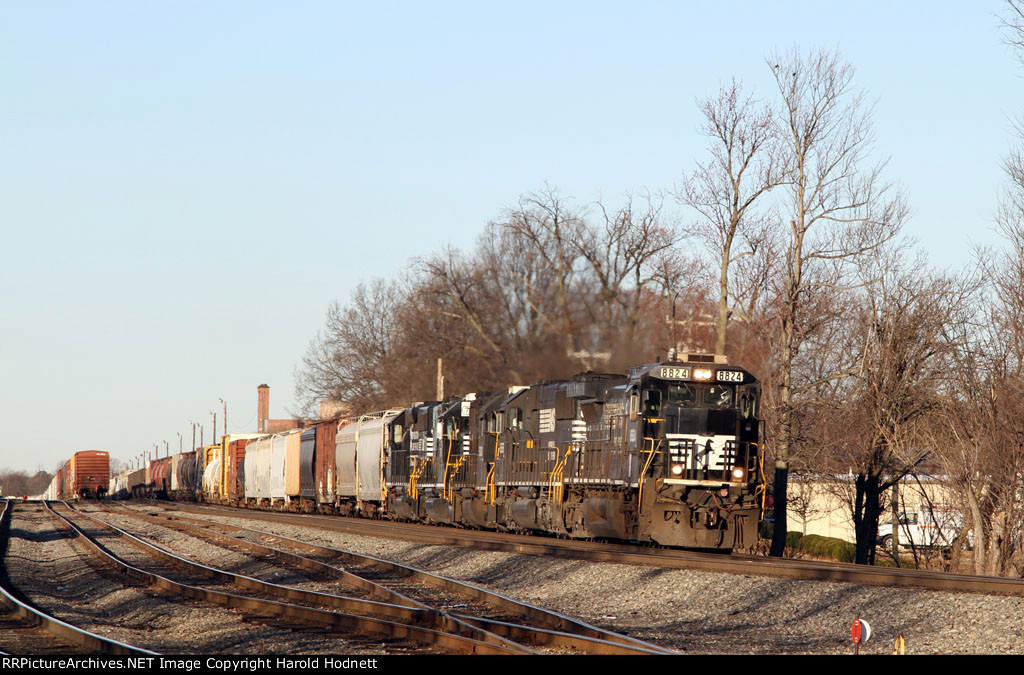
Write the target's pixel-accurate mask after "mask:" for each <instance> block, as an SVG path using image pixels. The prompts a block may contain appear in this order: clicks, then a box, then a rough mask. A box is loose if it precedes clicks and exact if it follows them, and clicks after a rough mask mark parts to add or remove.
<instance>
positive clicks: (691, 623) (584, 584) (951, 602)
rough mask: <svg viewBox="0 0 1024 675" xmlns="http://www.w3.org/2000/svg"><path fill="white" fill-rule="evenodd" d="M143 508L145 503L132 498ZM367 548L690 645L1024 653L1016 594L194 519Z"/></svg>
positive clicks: (782, 650)
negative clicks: (865, 634) (867, 632)
mask: <svg viewBox="0 0 1024 675" xmlns="http://www.w3.org/2000/svg"><path fill="white" fill-rule="evenodd" d="M140 508H143V507H140ZM183 515H187V516H188V517H192V518H199V517H205V518H209V519H211V520H218V521H222V522H229V523H231V524H235V525H241V526H243V527H249V528H252V529H256V530H264V531H267V532H272V533H274V534H279V535H281V536H286V537H291V538H295V539H300V540H303V541H308V542H310V543H315V544H320V545H324V546H331V547H333V548H338V549H343V550H348V551H352V552H354V553H360V554H363V555H372V556H377V557H380V558H385V559H388V560H392V561H394V562H398V563H402V564H406V565H410V566H412V567H417V568H420V569H424V570H427V571H431V572H434V573H437V574H441V575H443V576H447V577H451V578H453V579H458V580H460V581H468V582H472V583H475V584H478V585H480V586H484V587H486V588H488V589H490V590H493V591H496V592H499V593H502V594H505V595H508V596H509V597H512V598H515V599H517V600H520V601H523V602H528V603H532V604H536V605H540V606H543V607H546V608H548V609H552V610H554V611H557V612H561V613H564V614H567V615H569V616H573V617H575V618H578V619H580V620H582V621H586V622H588V623H592V624H595V625H598V626H601V627H604V628H609V629H612V630H617V631H619V632H622V633H626V634H629V635H632V636H634V637H637V638H640V639H643V640H648V641H651V642H654V643H657V644H660V645H663V646H666V647H670V648H672V649H676V650H678V651H680V652H683V653H687V654H845V653H852V652H853V644H852V642H851V639H850V626H851V623H852V622H853V620H854V619H856V618H858V617H860V618H862V619H864V620H866V621H868V622H869V623H870V625H871V628H872V639H871V641H870V642H868V643H866V644H864V645H861V649H860V651H861V653H865V654H867V653H876V654H888V653H892V649H893V643H894V641H895V640H896V638H897V636H898V635H900V634H902V635H903V637H904V639H905V641H906V650H907V653H908V654H1021V653H1024V598H1019V597H1006V596H995V595H981V594H973V593H950V592H940V591H928V590H921V589H909V588H903V589H900V588H888V587H881V586H862V585H854V584H842V583H834V582H820V581H798V580H792V579H778V578H772V577H760V576H753V575H735V574H724V573H713V572H703V571H696V570H678V569H660V568H654V567H648V566H639V565H619V564H611V563H592V562H583V561H572V560H565V559H560V558H559V559H556V558H550V557H545V556H533V555H522V554H511V553H501V552H488V551H479V550H474V549H467V548H459V547H454V546H428V545H423V544H417V543H410V542H408V541H399V540H390V539H382V538H376V537H366V536H360V535H352V534H346V533H339V532H335V531H329V530H323V529H317V528H315V527H297V526H290V525H279V524H273V523H268V522H266V521H256V520H251V519H246V518H244V517H242V516H240V517H224V516H220V515H217V516H209V515H208V516H198V515H196V514H194V513H188V514H183Z"/></svg>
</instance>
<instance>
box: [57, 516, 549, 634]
mask: <svg viewBox="0 0 1024 675" xmlns="http://www.w3.org/2000/svg"><path fill="white" fill-rule="evenodd" d="M65 506H68V508H70V506H69V505H67V504H66V503H65ZM46 508H47V509H48V510H49V512H50V513H51V514H53V516H54V517H55V518H58V519H60V520H61V521H63V522H64V523H66V525H67V527H69V528H70V529H71V530H73V531H74V532H75V533H77V535H78V536H79V537H81V538H82V540H83V542H85V543H86V544H87V545H88V547H89V549H90V550H91V551H92V552H93V553H94V554H96V555H97V557H99V558H100V559H101V560H102V561H103V562H105V563H107V564H110V565H112V566H114V567H115V568H117V569H119V570H120V571H122V572H123V573H125V574H127V575H129V576H131V577H133V578H136V579H139V580H141V581H144V582H146V583H148V584H150V585H152V586H155V587H157V588H160V589H162V590H165V591H169V592H172V593H176V594H178V595H181V596H184V597H187V598H192V599H195V600H200V601H204V602H209V603H211V604H217V605H222V606H225V607H231V608H234V609H247V610H251V611H255V612H261V613H265V614H271V615H274V616H278V617H286V618H290V619H298V620H301V621H306V622H310V623H316V624H319V625H327V626H332V627H337V628H344V629H348V630H353V631H356V632H360V633H363V634H371V635H385V636H387V637H394V638H400V639H406V640H411V641H413V642H418V643H420V644H427V645H433V646H437V647H439V648H442V649H448V650H452V651H457V652H463V653H466V652H468V653H474V654H522V653H532V652H531V650H527V649H525V648H523V647H521V646H520V645H514V646H508V645H507V644H495V643H485V642H482V641H479V640H475V639H472V638H467V637H464V636H462V635H456V634H452V633H445V632H441V631H436V630H431V629H429V628H423V627H420V626H413V625H410V624H404V623H397V622H393V621H386V620H383V619H376V618H373V617H367V616H357V615H352V614H346V613H342V612H333V611H327V610H322V609H315V608H312V607H305V606H302V605H296V604H293V603H287V602H278V601H275V600H266V599H262V598H253V597H249V596H242V595H236V594H233V593H225V592H223V591H216V590H212V589H205V588H199V587H196V586H191V585H188V584H182V583H179V582H176V581H173V580H171V579H168V578H167V577H164V576H162V575H159V574H155V573H153V572H148V571H146V570H142V569H139V568H137V567H135V566H133V565H130V564H129V563H127V562H126V561H124V560H122V559H121V558H119V557H118V556H117V555H115V554H114V553H113V552H111V551H108V550H107V549H106V548H105V547H104V546H103V545H101V544H100V543H99V542H97V541H96V540H95V538H94V537H92V536H91V535H89V534H88V533H86V532H85V530H83V529H82V528H81V527H79V526H78V525H77V524H76V523H74V522H73V521H72V520H71V519H69V518H67V517H65V516H64V515H62V514H59V513H57V512H56V511H55V510H53V509H52V508H51V505H50V504H49V503H47V504H46ZM71 510H72V511H74V512H75V513H76V514H78V515H80V516H83V517H85V518H88V519H90V520H93V521H94V522H96V523H98V524H100V525H101V526H102V527H105V528H106V529H109V530H110V531H112V532H114V533H115V534H118V535H119V536H122V537H126V540H127V541H132V542H138V543H139V544H141V545H142V546H143V547H151V548H153V549H155V550H158V551H161V554H160V555H161V557H162V554H166V555H168V556H170V557H172V558H176V559H177V560H178V561H180V563H181V564H182V565H184V566H186V567H194V568H204V567H205V566H203V565H198V564H197V563H193V562H191V561H187V560H184V559H182V558H178V557H177V556H174V555H173V554H170V553H167V552H166V551H162V549H159V547H153V546H152V545H151V544H147V543H146V542H144V541H142V540H141V539H139V538H138V537H135V536H134V535H131V534H129V533H127V532H124V531H123V530H120V529H119V528H117V527H115V526H113V525H111V524H109V523H104V522H103V521H102V520H101V519H99V518H95V517H94V516H90V515H89V514H86V513H83V512H81V511H76V510H74V509H71ZM206 569H208V570H212V571H214V572H220V573H221V574H225V575H228V576H232V575H231V574H230V573H228V572H223V571H222V570H214V569H213V568H206ZM254 581H258V580H254ZM259 583H265V582H259ZM495 637H497V636H495ZM498 641H499V642H505V643H507V641H506V640H504V639H503V638H498Z"/></svg>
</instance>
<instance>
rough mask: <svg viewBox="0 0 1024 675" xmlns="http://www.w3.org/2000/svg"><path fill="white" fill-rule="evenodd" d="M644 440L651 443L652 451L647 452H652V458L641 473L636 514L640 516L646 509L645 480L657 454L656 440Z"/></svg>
mask: <svg viewBox="0 0 1024 675" xmlns="http://www.w3.org/2000/svg"><path fill="white" fill-rule="evenodd" d="M644 440H645V441H650V442H651V449H650V450H648V451H647V452H650V456H648V457H647V463H646V464H644V470H643V471H642V472H641V473H640V489H639V491H638V494H637V503H636V513H637V515H640V514H641V513H643V507H644V478H646V477H647V470H648V469H649V468H651V462H653V461H654V455H655V454H656V453H655V449H654V439H653V438H650V437H646V436H645V437H644Z"/></svg>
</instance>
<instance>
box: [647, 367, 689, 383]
mask: <svg viewBox="0 0 1024 675" xmlns="http://www.w3.org/2000/svg"><path fill="white" fill-rule="evenodd" d="M657 373H658V374H657V375H655V377H659V378H661V379H663V380H688V379H690V369H689V368H673V367H671V366H662V367H661V368H658V370H657Z"/></svg>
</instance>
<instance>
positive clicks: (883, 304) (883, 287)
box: [837, 252, 974, 564]
mask: <svg viewBox="0 0 1024 675" xmlns="http://www.w3.org/2000/svg"><path fill="white" fill-rule="evenodd" d="M898 256H899V253H898V252H891V253H890V254H889V255H878V256H875V257H872V258H871V259H869V260H868V263H869V264H868V265H865V267H864V269H863V272H862V273H863V274H864V277H865V285H864V287H863V293H862V294H861V297H862V305H861V311H860V312H859V313H858V315H857V318H856V320H855V321H853V322H851V323H852V324H853V325H854V326H856V333H855V337H854V344H852V345H851V347H850V351H853V352H854V353H856V354H857V355H858V360H859V364H858V366H857V370H856V372H855V373H854V374H853V375H852V376H851V377H850V378H848V379H847V380H845V384H846V385H847V386H845V387H844V399H845V400H844V405H843V406H842V409H841V411H840V412H839V414H838V416H837V421H838V423H839V426H838V427H837V428H843V429H846V430H848V433H846V434H843V436H844V437H845V438H844V439H843V442H841V443H840V444H839V446H840V447H839V448H838V450H839V453H838V456H837V458H838V459H839V460H840V461H845V463H846V464H847V465H848V466H850V467H852V469H853V471H854V474H855V480H854V484H855V487H856V491H855V495H854V501H853V504H852V506H853V509H852V512H853V522H854V527H855V530H856V536H857V553H856V562H857V563H859V564H874V560H875V534H876V532H877V531H878V521H879V516H880V514H881V513H882V507H883V498H884V495H885V494H886V492H887V491H888V490H889V488H891V487H892V486H894V485H896V484H897V483H898V482H899V481H900V480H901V479H902V478H903V477H904V476H906V475H907V474H909V473H911V472H912V471H914V469H915V468H916V467H917V465H918V464H919V463H920V462H921V461H922V460H923V459H924V458H925V457H926V456H927V454H928V450H927V447H928V446H927V445H926V444H925V442H924V438H925V434H924V433H923V431H922V428H921V425H922V424H923V422H924V418H925V416H926V415H928V414H930V413H931V412H932V411H934V410H935V409H936V408H937V407H938V405H939V397H940V393H941V392H942V391H944V389H945V385H946V384H947V377H948V374H949V370H948V364H949V359H948V356H949V354H951V353H952V352H953V350H954V349H956V348H957V347H958V344H957V342H956V338H955V337H954V336H955V327H956V326H958V325H962V324H963V323H964V322H965V321H966V317H967V313H968V311H969V309H970V304H969V301H970V299H971V298H972V294H973V291H974V286H973V284H972V283H971V282H970V281H969V280H967V279H965V278H961V277H952V276H945V275H940V274H934V273H931V274H929V273H924V272H921V271H920V270H924V269H927V268H926V266H925V265H924V264H923V262H922V261H920V260H918V261H915V262H914V263H913V264H911V265H909V266H907V265H905V264H904V263H902V261H901V260H900V258H899V257H898Z"/></svg>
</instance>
